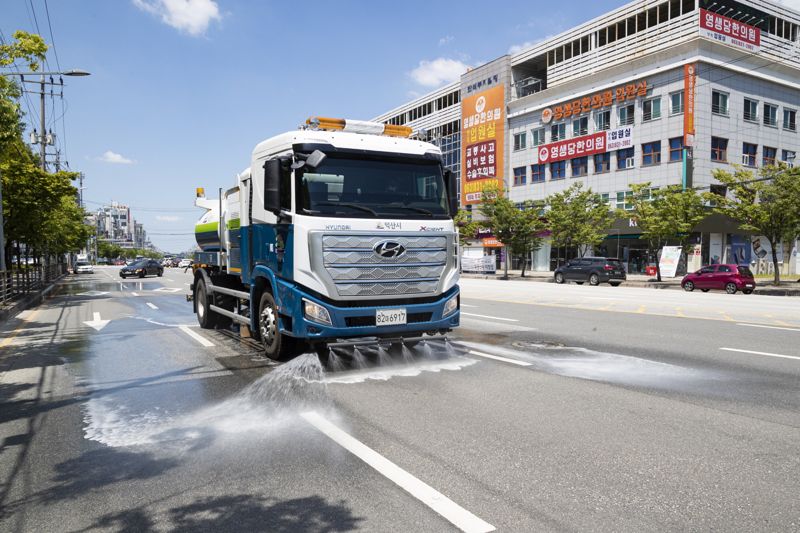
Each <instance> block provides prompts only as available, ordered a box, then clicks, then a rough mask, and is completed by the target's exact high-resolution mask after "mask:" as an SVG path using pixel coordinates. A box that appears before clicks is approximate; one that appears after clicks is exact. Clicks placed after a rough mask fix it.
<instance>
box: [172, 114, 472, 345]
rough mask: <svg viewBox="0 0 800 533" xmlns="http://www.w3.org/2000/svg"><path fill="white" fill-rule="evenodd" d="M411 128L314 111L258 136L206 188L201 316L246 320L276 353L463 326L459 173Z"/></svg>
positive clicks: (221, 322) (204, 322)
mask: <svg viewBox="0 0 800 533" xmlns="http://www.w3.org/2000/svg"><path fill="white" fill-rule="evenodd" d="M410 136H411V129H410V128H408V127H403V126H393V125H384V124H380V123H375V122H366V121H354V120H345V119H332V118H323V117H313V118H310V119H308V120H307V121H306V124H305V125H304V126H303V127H301V128H300V129H298V130H296V131H291V132H288V133H283V134H281V135H277V136H275V137H272V138H270V139H267V140H265V141H263V142H261V143H259V144H258V145H257V146H256V147H255V149H254V150H253V153H252V158H251V162H250V166H249V167H248V168H246V169H245V170H244V171H243V172H241V173H240V174H239V175H238V176H237V178H236V186H235V187H233V188H231V189H228V190H227V191H223V190H222V189H220V197H219V198H218V199H216V200H211V199H207V198H206V197H205V193H204V190H203V189H198V190H197V198H196V200H195V205H196V206H198V207H201V208H203V209H205V212H204V214H203V216H202V217H201V218H200V220H199V221H198V222H197V225H196V226H195V234H196V238H197V243H198V245H199V247H200V250H201V251H200V252H198V253H197V254H196V255H195V261H194V264H193V265H192V268H193V272H194V279H193V283H192V284H191V294H190V295H189V296H188V299H190V300H192V301H193V307H194V311H195V313H196V314H197V319H198V321H199V323H200V326H201V327H203V328H227V327H229V326H230V325H231V324H232V323H234V322H235V323H238V324H239V326H240V329H241V330H242V331H244V332H246V334H249V335H250V336H251V337H254V338H256V339H258V340H260V341H261V343H262V344H263V346H264V351H265V354H266V356H267V357H269V358H272V359H284V358H288V357H291V356H293V355H296V354H298V353H301V351H302V350H304V349H309V348H315V349H317V350H318V351H319V350H320V348H323V349H324V347H325V346H330V345H336V346H341V345H346V344H348V343H352V344H354V345H355V344H365V343H369V342H376V343H384V342H389V343H400V342H403V343H409V344H413V343H416V342H419V341H420V340H421V338H422V337H423V336H424V335H433V336H441V335H444V334H446V333H447V332H448V331H450V330H451V329H453V328H454V327H456V326H458V324H459V313H460V296H459V287H458V279H459V268H458V260H459V250H458V236H457V234H456V231H457V230H456V228H455V226H454V224H453V217H454V215H455V213H456V211H457V209H458V192H457V190H456V180H455V178H454V176H453V174H452V173H451V172H450V171H449V170H447V169H445V168H444V167H443V165H442V155H441V151H440V150H439V148H438V147H436V146H435V145H433V144H430V143H426V142H422V141H419V140H415V139H412V138H410ZM320 353H322V352H320Z"/></svg>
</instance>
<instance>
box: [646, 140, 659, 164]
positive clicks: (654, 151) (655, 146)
mask: <svg viewBox="0 0 800 533" xmlns="http://www.w3.org/2000/svg"><path fill="white" fill-rule="evenodd" d="M660 163H661V141H653V142H651V143H644V144H643V145H642V166H643V167H648V166H652V165H658V164H660Z"/></svg>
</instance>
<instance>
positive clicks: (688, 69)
mask: <svg viewBox="0 0 800 533" xmlns="http://www.w3.org/2000/svg"><path fill="white" fill-rule="evenodd" d="M696 86H697V65H696V64H691V65H684V66H683V94H684V96H685V98H686V105H685V108H684V113H683V145H684V146H687V147H690V146H694V106H695V89H696Z"/></svg>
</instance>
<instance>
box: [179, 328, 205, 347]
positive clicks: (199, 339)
mask: <svg viewBox="0 0 800 533" xmlns="http://www.w3.org/2000/svg"><path fill="white" fill-rule="evenodd" d="M178 329H179V330H181V331H182V332H184V333H186V334H187V335H189V336H190V337H191V338H193V339H194V340H196V341H197V342H199V343H200V344H202V345H203V346H205V347H206V348H210V347H211V346H214V343H213V342H211V341H210V340H208V339H206V338H205V337H203V336H202V335H200V334H199V333H197V332H195V331H192V330H191V329H189V327H188V326H178Z"/></svg>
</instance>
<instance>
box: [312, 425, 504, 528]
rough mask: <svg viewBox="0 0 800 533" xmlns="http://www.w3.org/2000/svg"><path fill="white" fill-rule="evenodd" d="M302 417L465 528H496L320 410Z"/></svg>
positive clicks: (450, 520)
mask: <svg viewBox="0 0 800 533" xmlns="http://www.w3.org/2000/svg"><path fill="white" fill-rule="evenodd" d="M300 416H301V417H303V419H304V420H305V421H306V422H308V423H309V424H311V426H313V427H314V428H315V429H316V430H317V431H319V432H320V433H322V434H323V435H325V436H327V437H328V438H329V439H331V440H332V441H334V442H335V443H336V444H338V445H339V446H341V447H342V448H344V449H345V450H347V451H348V452H350V453H352V454H353V455H355V456H356V457H358V458H359V459H361V460H362V461H364V462H365V463H367V464H368V465H369V466H371V467H372V468H374V469H375V470H376V471H377V472H378V473H379V474H381V475H383V476H385V477H386V478H387V479H389V480H391V481H393V482H394V483H395V484H397V485H398V486H399V487H400V488H401V489H403V490H404V491H406V492H408V493H409V494H410V495H412V496H413V497H415V498H416V499H418V500H419V501H421V502H422V503H424V504H425V505H427V506H428V507H430V508H431V509H433V510H434V511H436V512H437V513H438V514H439V515H441V516H442V517H443V518H445V519H447V520H448V521H449V522H450V523H452V524H453V525H454V526H456V527H457V528H458V529H460V530H461V531H466V532H469V533H484V532H488V531H494V530H495V528H494V526H493V525H491V524H489V523H488V522H485V521H484V520H482V519H480V518H478V517H477V516H475V515H474V514H472V513H471V512H469V511H467V510H466V509H464V508H463V507H461V506H460V505H458V504H457V503H456V502H454V501H453V500H451V499H450V498H448V497H447V496H445V495H444V494H442V493H441V492H439V491H437V490H436V489H434V488H433V487H431V486H430V485H428V484H427V483H425V482H424V481H421V480H419V479H417V478H416V477H414V476H413V475H411V474H409V473H408V472H406V471H405V470H403V469H402V468H400V467H399V466H397V465H396V464H394V463H393V462H391V461H390V460H389V459H387V458H386V457H384V456H382V455H381V454H379V453H378V452H376V451H375V450H373V449H372V448H370V447H369V446H367V445H366V444H364V443H362V442H361V441H359V440H357V439H356V438H355V437H353V436H351V435H350V434H348V433H346V432H345V431H343V430H341V429H339V428H338V427H337V426H336V425H334V424H332V423H331V422H329V421H328V420H326V419H325V418H323V417H322V416H321V415H320V414H319V413H317V412H316V411H308V412H305V413H301V414H300Z"/></svg>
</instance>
